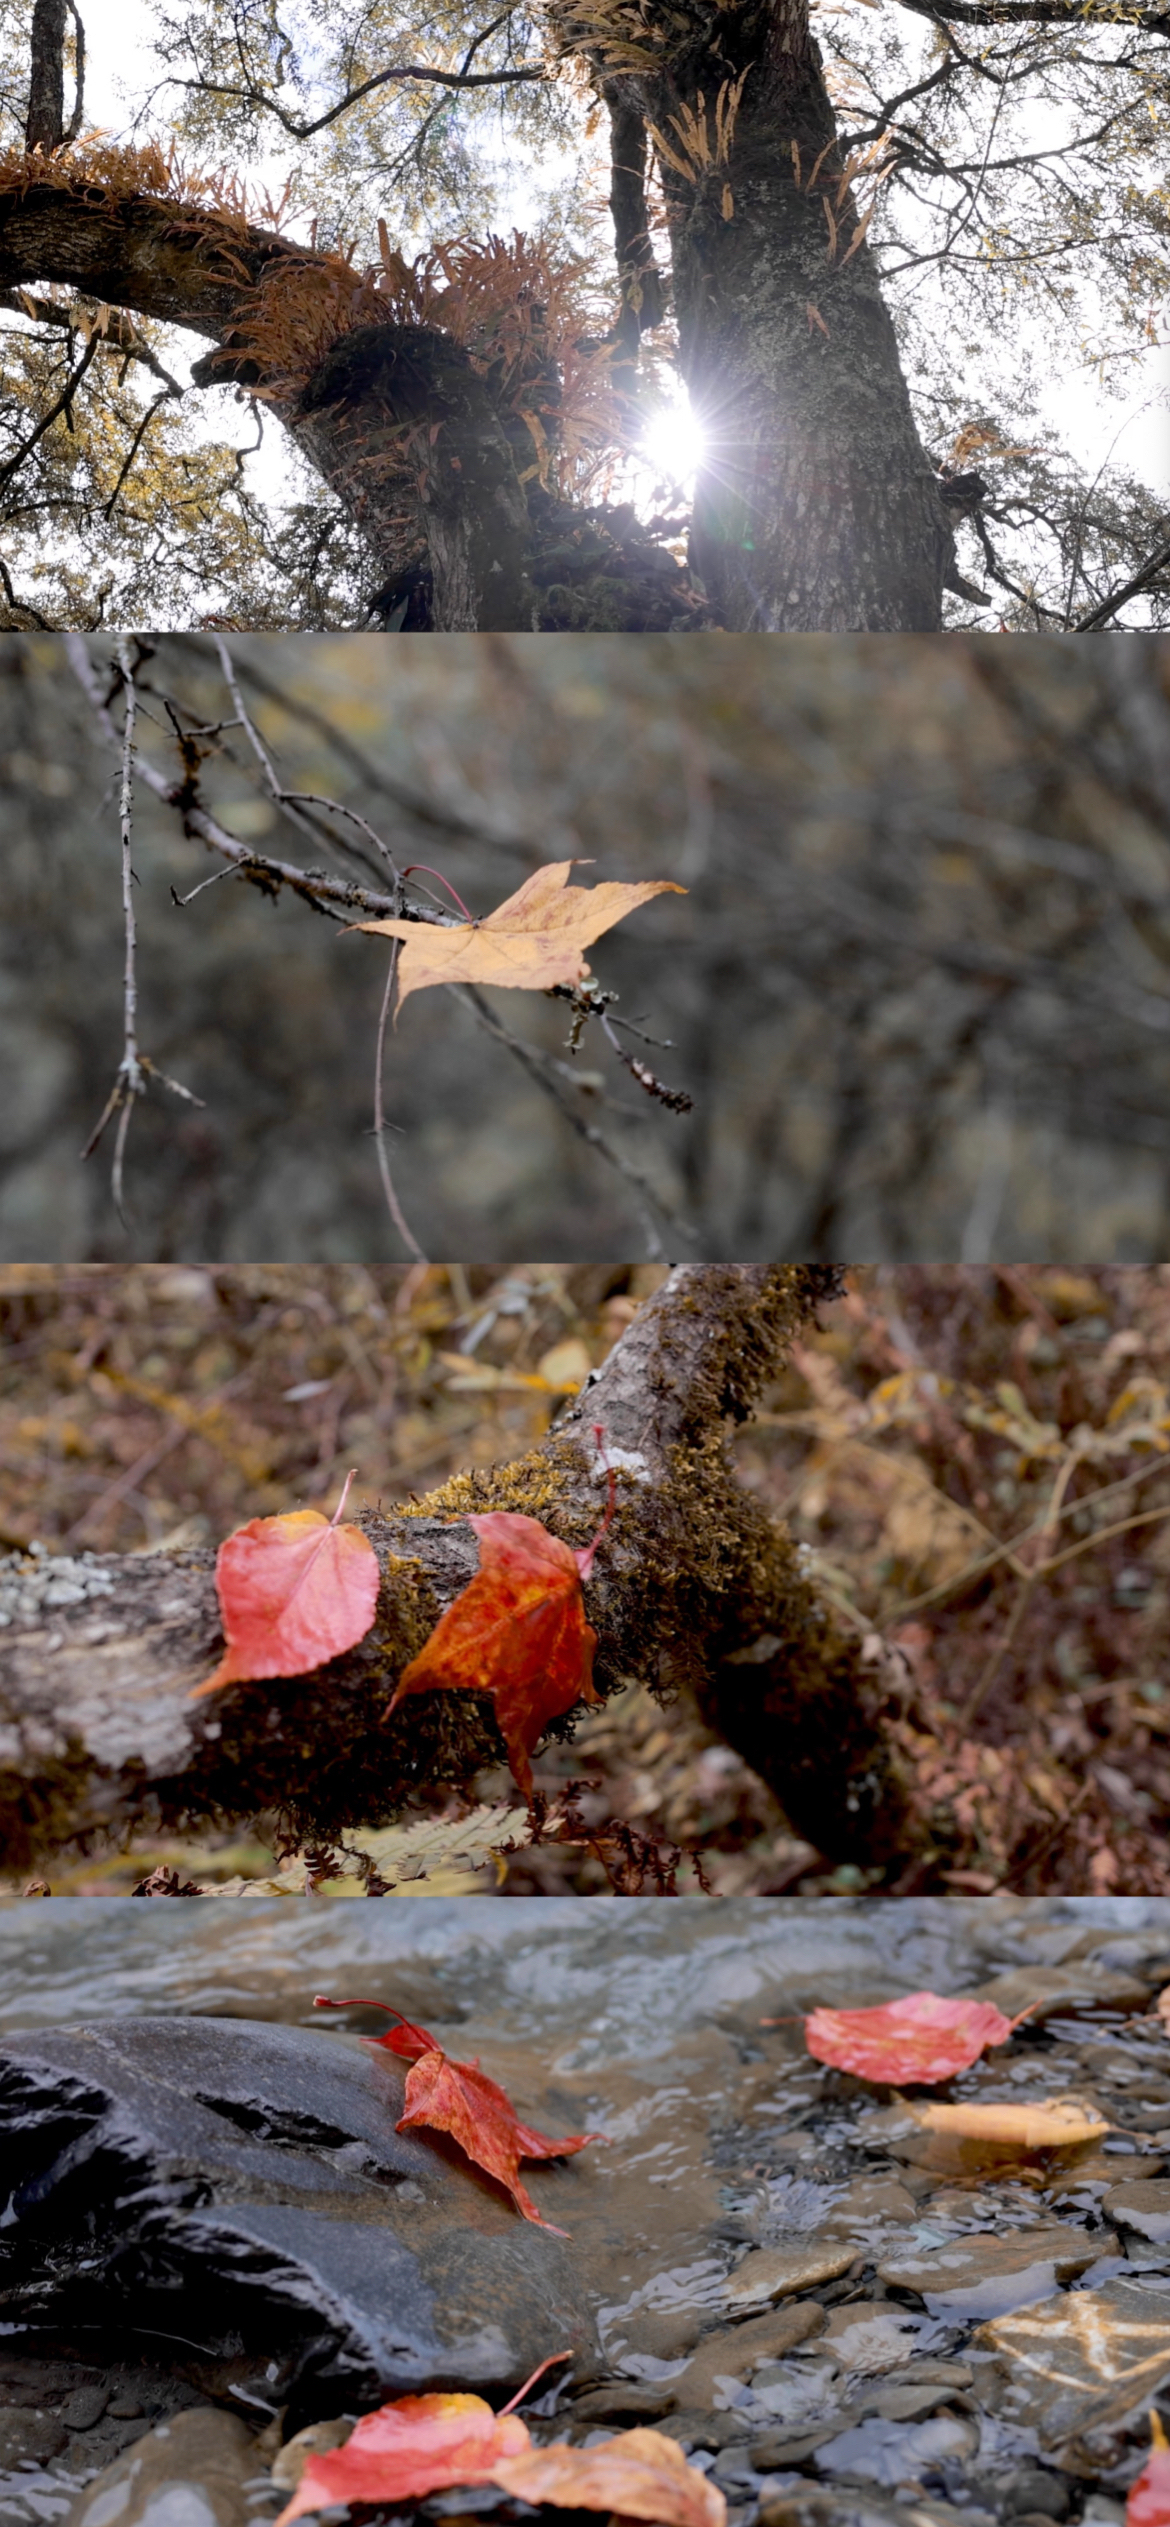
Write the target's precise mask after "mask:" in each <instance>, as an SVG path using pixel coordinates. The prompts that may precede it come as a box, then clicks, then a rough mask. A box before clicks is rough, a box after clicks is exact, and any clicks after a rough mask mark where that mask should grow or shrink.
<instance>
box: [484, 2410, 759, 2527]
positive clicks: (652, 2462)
mask: <svg viewBox="0 0 1170 2527" xmlns="http://www.w3.org/2000/svg"><path fill="white" fill-rule="evenodd" d="M492 2481H493V2483H498V2484H499V2485H500V2487H501V2489H502V2490H503V2491H505V2492H511V2493H512V2495H513V2497H514V2498H515V2499H517V2500H521V2501H532V2502H538V2501H551V2502H553V2503H554V2505H555V2506H556V2507H557V2508H558V2509H603V2510H610V2511H612V2512H613V2513H614V2514H615V2515H616V2516H617V2517H618V2518H653V2519H658V2520H660V2521H661V2522H662V2527H724V2522H725V2520H726V2517H727V2503H726V2501H725V2500H724V2498H723V2494H722V2492H721V2491H720V2490H719V2487H718V2485H717V2484H715V2483H709V2482H708V2481H707V2477H706V2475H704V2474H700V2473H699V2472H698V2470H697V2468H696V2467H694V2466H689V2465H688V2464H687V2461H686V2458H685V2457H684V2455H683V2452H682V2450H681V2448H680V2447H679V2445H678V2442H677V2440H674V2439H667V2438H666V2437H665V2436H664V2434H663V2432H661V2431H657V2430H627V2431H622V2432H621V2433H620V2434H619V2436H618V2437H617V2438H616V2439H607V2440H603V2441H602V2442H601V2444H600V2445H599V2446H598V2447H596V2448H568V2447H566V2446H564V2445H563V2444H562V2443H561V2442H559V2441H558V2442H555V2443H554V2444H553V2446H552V2447H545V2448H533V2449H532V2450H531V2451H530V2453H529V2454H528V2455H526V2456H523V2457H504V2458H502V2459H501V2460H500V2461H499V2462H498V2463H497V2464H496V2465H495V2466H494V2467H493V2469H492Z"/></svg>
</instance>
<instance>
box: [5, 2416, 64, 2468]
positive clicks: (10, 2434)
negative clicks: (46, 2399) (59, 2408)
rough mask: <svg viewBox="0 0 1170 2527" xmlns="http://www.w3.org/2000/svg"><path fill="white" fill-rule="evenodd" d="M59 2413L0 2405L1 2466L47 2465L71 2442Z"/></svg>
mask: <svg viewBox="0 0 1170 2527" xmlns="http://www.w3.org/2000/svg"><path fill="white" fill-rule="evenodd" d="M68 2440H69V2434H68V2431H66V2430H63V2429H62V2426H61V2424H60V2422H59V2421H58V2419H57V2417H56V2414H55V2413H35V2412H34V2413H30V2412H26V2411H25V2410H24V2409H23V2408H22V2407H21V2406H19V2405H11V2404H5V2405H0V2466H27V2465H34V2466H44V2465H48V2464H49V2462H50V2460H51V2459H52V2458H53V2457H59V2456H60V2454H61V2451H62V2449H63V2448H64V2447H66V2446H67V2445H68Z"/></svg>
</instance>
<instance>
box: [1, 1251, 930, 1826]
mask: <svg viewBox="0 0 1170 2527" xmlns="http://www.w3.org/2000/svg"><path fill="white" fill-rule="evenodd" d="M838 1283H839V1275H838V1274H837V1273H836V1272H835V1271H833V1270H830V1269H828V1268H825V1267H818V1266H804V1265H795V1264H792V1265H781V1266H776V1267H772V1268H769V1267H767V1266H763V1265H760V1266H755V1265H739V1264H725V1265H720V1264H688V1265H682V1266H679V1267H678V1268H676V1270H675V1271H673V1272H672V1273H671V1274H670V1276H669V1278H668V1279H667V1280H666V1281H665V1282H664V1283H663V1285H662V1287H661V1289H660V1290H659V1291H657V1292H656V1294H655V1296H654V1297H653V1298H652V1299H651V1300H650V1301H649V1302H648V1303H647V1305H646V1306H645V1307H644V1308H643V1309H642V1310H641V1311H640V1313H639V1314H638V1316H637V1317H636V1318H635V1319H634V1321H633V1323H632V1324H631V1325H630V1327H629V1328H628V1330H627V1332H626V1333H625V1334H624V1335H623V1337H622V1339H621V1341H620V1342H619V1343H618V1344H617V1346H616V1348H615V1350H614V1351H613V1352H612V1353H611V1354H610V1357H609V1359H608V1360H607V1361H606V1363H605V1364H604V1366H603V1367H602V1369H600V1370H599V1371H596V1372H595V1373H594V1374H593V1376H592V1377H591V1378H590V1379H589V1381H588V1382H587V1385H586V1387H585V1388H584V1390H583V1392H582V1393H581V1395H580V1396H579V1397H578V1398H577V1399H576V1400H575V1402H574V1404H573V1406H572V1408H571V1409H570V1411H569V1412H568V1413H566V1414H565V1415H564V1416H563V1417H562V1419H561V1420H560V1421H559V1422H558V1424H557V1426H556V1428H555V1429H554V1430H553V1431H552V1432H550V1434H549V1436H548V1437H547V1438H546V1439H545V1440H544V1442H543V1443H542V1444H541V1445H540V1446H539V1447H537V1448H534V1449H533V1450H532V1451H531V1452H530V1453H529V1454H528V1455H526V1456H524V1457H522V1458H520V1459H518V1460H517V1461H516V1462H515V1463H513V1464H510V1465H505V1466H499V1467H496V1468H494V1469H492V1470H490V1471H487V1472H477V1473H469V1474H459V1475H456V1476H455V1477H454V1478H453V1479H452V1480H451V1481H450V1482H448V1483H447V1484H445V1485H444V1486H443V1488H442V1489H441V1490H439V1491H437V1492H434V1493H432V1494H431V1495H430V1496H429V1497H428V1498H427V1499H426V1500H424V1501H421V1502H419V1503H418V1504H417V1505H411V1506H409V1507H398V1508H395V1509H393V1510H391V1511H389V1512H388V1513H386V1514H383V1512H382V1511H381V1508H380V1507H379V1509H378V1510H377V1511H367V1512H363V1513H362V1515H361V1519H360V1523H361V1525H362V1526H363V1527H364V1528H365V1530H366V1532H367V1534H368V1535H369V1537H370V1539H371V1542H372V1543H373V1545H374V1547H375V1550H376V1552H377V1555H378V1560H379V1563H380V1566H381V1571H382V1587H381V1592H380V1595H379V1601H378V1611H377V1616H376V1619H375V1622H374V1625H373V1628H372V1630H371V1631H370V1633H369V1634H368V1635H367V1637H366V1639H365V1640H364V1641H362V1642H360V1643H359V1644H358V1646H357V1648H356V1649H354V1650H351V1651H349V1652H348V1653H347V1654H346V1655H345V1656H344V1657H342V1658H338V1659H334V1660H332V1661H331V1662H330V1663H329V1664H328V1665H327V1666H325V1667H322V1668H319V1669H317V1670H316V1671H314V1673H313V1674H311V1675H308V1676H299V1677H294V1678H291V1679H288V1680H287V1681H285V1680H280V1681H277V1682H275V1683H272V1682H263V1683H251V1684H242V1685H233V1686H231V1687H230V1688H228V1689H227V1690H225V1691H224V1692H223V1693H222V1694H221V1695H219V1696H217V1697H215V1698H214V1700H212V1701H210V1702H199V1703H192V1702H191V1701H190V1700H189V1699H188V1696H189V1693H190V1689H191V1687H192V1686H193V1685H195V1684H197V1683H200V1682H201V1681H202V1680H203V1679H204V1678H205V1677H206V1676H207V1675H208V1674H209V1673H210V1672H211V1670H212V1668H213V1667H214V1665H215V1663H216V1660H217V1657H218V1655H219V1650H220V1647H221V1636H220V1628H219V1613H218V1605H217V1600H216V1594H215V1582H214V1555H213V1553H212V1552H211V1551H210V1550H195V1551H186V1550H183V1551H178V1552H169V1553H154V1554H143V1555H136V1556H131V1557H127V1558H122V1557H120V1556H118V1555H115V1554H105V1555H93V1556H89V1557H86V1558H85V1559H84V1560H75V1561H66V1560H57V1559H53V1558H51V1557H47V1556H42V1557H40V1558H39V1559H36V1560H32V1561H28V1560H26V1561H24V1562H22V1563H20V1564H17V1563H15V1562H13V1563H10V1564H9V1566H8V1573H7V1575H6V1578H5V1581H4V1584H3V1585H2V1586H0V1607H2V1608H3V1609H4V1611H5V1615H6V1620H5V1628H4V1629H3V1631H0V1865H2V1866H3V1867H4V1868H5V1869H6V1870H8V1871H14V1870H22V1869H25V1868H28V1867H29V1866H30V1864H32V1863H33V1862H35V1861H37V1860H40V1859H43V1858H45V1857H47V1855H48V1854H49V1853H51V1852H53V1851H59V1850H61V1849H63V1848H66V1847H68V1846H73V1847H76V1846H77V1845H78V1844H79V1843H80V1844H84V1843H85V1841H86V1840H87V1838H91V1837H93V1836H94V1835H95V1834H107V1835H108V1834H113V1835H115V1836H117V1835H129V1834H130V1833H132V1832H134V1831H135V1830H138V1829H141V1828H143V1827H144V1826H147V1825H150V1826H157V1825H167V1826H181V1827H185V1828H188V1829H190V1828H192V1827H194V1828H196V1829H198V1828H205V1827H207V1826H208V1825H210V1824H219V1823H225V1822H228V1821H230V1820H235V1819H241V1818H245V1817H248V1816H250V1815H255V1814H256V1813H258V1812H259V1811H261V1810H274V1809H275V1810H277V1811H278V1812H279V1813H280V1814H281V1815H282V1816H283V1817H285V1818H286V1819H287V1820H288V1823H289V1826H290V1829H291V1830H292V1831H293V1832H295V1833H297V1834H298V1835H300V1836H303V1837H312V1838H323V1839H335V1838H336V1837H337V1836H338V1835H339V1834H340V1833H342V1832H344V1831H346V1830H347V1829H351V1828H354V1827H357V1826H359V1825H374V1824H380V1823H385V1822H387V1821H389V1820H391V1819H393V1818H394V1817H395V1816H397V1815H398V1814H399V1813H401V1811H402V1809H403V1808H404V1807H406V1806H407V1805H409V1803H410V1801H411V1798H412V1796H413V1794H414V1793H415V1791H416V1789H417V1786H418V1784H419V1783H421V1782H425V1783H427V1784H428V1785H433V1784H434V1783H436V1782H443V1781H450V1782H451V1783H452V1784H453V1785H457V1786H464V1785H466V1784H467V1783H469V1782H470V1780H471V1779H472V1777H473V1776H474V1774H475V1773H476V1772H477V1771H478V1770H479V1769H480V1768H481V1767H482V1766H483V1765H484V1764H490V1763H495V1762H498V1761H499V1760H500V1758H501V1756H502V1752H503V1749H502V1744H501V1740H500V1738H499V1734H498V1731H497V1729H496V1726H495V1720H494V1715H493V1712H492V1709H491V1705H490V1703H488V1702H486V1701H485V1700H483V1699H481V1698H480V1697H479V1696H474V1695H470V1694H467V1693H461V1692H453V1693H449V1694H448V1693H434V1694H428V1695H423V1696H420V1697H418V1698H417V1699H412V1700H411V1701H410V1702H409V1703H408V1704H406V1705H405V1706H404V1707H403V1708H402V1709H401V1710H400V1711H399V1712H398V1713H396V1715H395V1717H394V1719H393V1720H392V1721H391V1722H390V1723H389V1725H386V1724H385V1723H384V1720H383V1714H384V1712H385V1708H386V1704H387V1701H388V1700H389V1697H390V1693H391V1691H392V1689H393V1685H394V1683H395V1681H396V1679H397V1677H398V1675H399V1674H400V1672H401V1670H402V1668H403V1666H404V1665H405V1664H406V1663H407V1661H408V1660H409V1659H411V1658H412V1657H414V1655H415V1654H416V1652H417V1651H418V1650H419V1649H420V1648H421V1647H422V1644H423V1642H424V1640H425V1639H426V1638H427V1636H428V1634H429V1633H430V1631H431V1630H432V1628H433V1626H434V1624H435V1623H436V1622H437V1620H438V1617H439V1615H440V1614H441V1613H442V1612H443V1610H444V1608H445V1607H446V1606H448V1605H449V1604H450V1603H451V1600H452V1599H453V1598H454V1597H455V1596H456V1595H458V1593H459V1591H460V1590H461V1589H462V1588H464V1587H465V1586H466V1584H467V1582H468V1580H469V1579H470V1578H471V1577H472V1575H473V1573H474V1571H475V1569H476V1567H477V1562H478V1551H477V1545H476V1539H475V1535H474V1532H473V1530H472V1529H470V1528H469V1527H468V1526H467V1525H466V1523H465V1519H466V1514H467V1512H468V1511H469V1510H473V1509H475V1510H483V1509H489V1508H490V1509H510V1510H520V1511H524V1512H526V1513H527V1514H528V1515H530V1516H534V1517H538V1518H541V1519H543V1520H544V1522H545V1523H546V1524H547V1525H548V1526H549V1527H550V1528H551V1529H552V1530H553V1531H554V1532H555V1533H556V1534H558V1535H561V1536H563V1537H564V1538H565V1539H566V1540H567V1541H568V1542H569V1543H571V1544H573V1545H579V1544H584V1543H586V1542H587V1541H588V1539H589V1537H590V1535H591V1534H592V1533H593V1531H594V1529H595V1527H596V1525H597V1521H598V1514H599V1509H600V1506H601V1503H602V1500H603V1498H604V1495H605V1489H606V1474H605V1468H604V1465H603V1463H602V1459H601V1457H600V1455H599V1453H598V1449H597V1444H596V1441H595V1439H594V1436H593V1426H594V1425H595V1424H600V1425H601V1426H602V1428H603V1429H604V1433H605V1444H606V1451H607V1455H608V1458H609V1461H610V1462H611V1463H612V1464H613V1466H614V1468H615V1471H616V1477H617V1487H618V1505H617V1513H616V1516H615V1519H614V1523H613V1526H612V1528H611V1530H610V1533H609V1535H608V1536H607V1538H606V1542H605V1545H604V1547H603V1549H602V1551H601V1552H600V1553H599V1555H598V1558H597V1563H596V1565H595V1569H594V1573H593V1577H592V1579H591V1580H590V1582H589V1583H588V1585H587V1588H586V1605H587V1609H588V1613H589V1617H590V1620H591V1621H592V1623H593V1624H594V1625H595V1626H596V1629H597V1633H598V1651H597V1660H596V1680H597V1683H598V1686H599V1689H600V1690H601V1692H602V1693H603V1694H605V1693H609V1692H612V1691H613V1690H614V1689H615V1687H616V1686H618V1685H619V1684H620V1683H621V1681H622V1680H623V1679H625V1678H628V1677H638V1678H640V1679H643V1680H644V1681H646V1682H647V1683H649V1684H650V1685H651V1687H652V1688H653V1690H654V1691H655V1692H656V1693H659V1694H661V1695H662V1696H663V1697H664V1698H666V1699H669V1697H670V1696H671V1695H672V1694H673V1693H675V1692H676V1691H677V1690H678V1689H679V1688H680V1687H681V1686H684V1685H685V1686H687V1687H689V1688H690V1689H691V1690H693V1691H694V1692H695V1693H697V1695H698V1697H699V1699H700V1702H701V1703H702V1705H703V1708H704V1710H705V1711H706V1714H707V1716H708V1718H709V1719H710V1720H711V1721H712V1723H713V1724H714V1725H715V1726H716V1727H717V1728H720V1729H721V1730H722V1731H723V1733H724V1735H725V1736H727V1737H728V1738H729V1739H730V1740H731V1742H732V1743H733V1744H734V1745H736V1746H739V1747H740V1748H741V1750H742V1751H743V1752H744V1753H745V1754H746V1755H747V1757H748V1759H749V1761H750V1762H751V1763H753V1764H754V1765H755V1766H756V1768H757V1770H759V1771H760V1772H761V1773H762V1774H763V1776H764V1777H765V1779H767V1780H768V1781H769V1782H770V1783H771V1784H772V1785H773V1787H774V1788H775V1789H776V1790H777V1792H778V1794H779V1796H780V1797H781V1799H782V1800H783V1802H784V1804H785V1806H786V1808H787V1810H788V1813H789V1815H790V1817H791V1819H792V1822H793V1824H794V1825H795V1826H796V1827H797V1828H798V1830H801V1831H806V1832H808V1833H809V1835H810V1839H813V1840H815V1841H816V1842H817V1844H818V1846H819V1848H820V1849H821V1850H823V1851H825V1852H827V1853H830V1854H832V1855H833V1856H836V1857H839V1858H854V1859H861V1860H865V1861H874V1860H885V1859H887V1858H888V1857H889V1856H890V1855H891V1854H892V1853H893V1852H894V1851H896V1850H898V1849H900V1848H902V1847H903V1844H904V1837H905V1828H906V1797H905V1788H904V1784H903V1782H902V1780H901V1777H900V1774H899V1769H898V1764H897V1759H896V1757H895V1756H894V1754H893V1752H892V1749H891V1746H890V1744H889V1742H888V1740H887V1736H886V1732H885V1729H884V1726H883V1710H884V1705H885V1686H884V1682H883V1679H882V1675H881V1671H880V1668H875V1666H874V1665H873V1664H872V1663H871V1662H867V1659H866V1656H865V1652H864V1648H863V1646H862V1644H861V1643H860V1642H859V1641H858V1640H857V1639H856V1638H851V1637H847V1636H845V1635H843V1634H842V1633H841V1631H840V1630H839V1629H838V1627H837V1624H836V1622H835V1619H834V1618H833V1616H832V1614H831V1613H830V1611H829V1610H828V1609H827V1607H826V1606H825V1605H824V1604H823V1602H822V1601H821V1600H820V1599H819V1598H818V1597H817V1594H816V1592H815V1589H814V1588H813V1586H812V1585H811V1583H810V1581H809V1580H808V1578H807V1577H806V1576H805V1574H804V1571H803V1569H802V1567H801V1563H800V1560H799V1557H798V1555H797V1552H796V1550H795V1548H794V1546H793V1544H792V1543H791V1540H790V1538H789V1537H788V1535H787V1533H786V1531H785V1530H784V1528H783V1527H781V1526H779V1525H777V1524H776V1523H775V1522H774V1521H772V1520H771V1519H770V1518H769V1517H768V1516H767V1514H766V1512H765V1511H764V1510H763V1509H762V1507H761V1506H760V1504H759V1503H758V1502H756V1501H755V1500H753V1499H752V1498H751V1497H750V1495H749V1494H748V1493H746V1492H745V1491H744V1490H743V1489H742V1487H741V1485H740V1484H739V1483H738V1482H737V1480H736V1478H735V1474H734V1471H733V1468H732V1466H731V1463H730V1460H729V1457H728V1454H727V1449H726V1444H725V1441H726V1431H727V1425H728V1422H729V1421H730V1422H739V1421H743V1420H744V1419H746V1417H747V1416H748V1414H749V1413H750V1412H751V1410H752V1406H753V1403H754V1402H755V1400H756V1398H757V1397H758V1395H759V1393H760V1390H761V1388H762V1387H763V1385H764V1384H765V1382H766V1381H767V1380H768V1379H769V1378H770V1377H771V1376H773V1375H774V1374H775V1372H776V1369H777V1367H778V1365H779V1362H780V1360H781V1359H782V1357H783V1354H784V1351H785V1348H786V1346H787V1344H788V1343H789V1342H790V1341H791V1340H792V1338H793V1336H794V1335H795V1334H796V1332H797V1331H798V1329H799V1327H800V1326H801V1324H802V1323H803V1322H804V1321H805V1320H806V1319H807V1318H808V1316H809V1315H810V1314H811V1313H812V1312H813V1310H814V1309H815V1307H816V1305H817V1303H818V1301H819V1300H821V1299H822V1298H824V1297H826V1296H828V1295H830V1294H831V1293H832V1291H833V1290H834V1289H835V1288H836V1287H837V1286H838ZM567 1729H571V1721H569V1722H562V1723H559V1724H558V1732H559V1733H565V1731H566V1730H567ZM554 1733H556V1732H554Z"/></svg>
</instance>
